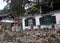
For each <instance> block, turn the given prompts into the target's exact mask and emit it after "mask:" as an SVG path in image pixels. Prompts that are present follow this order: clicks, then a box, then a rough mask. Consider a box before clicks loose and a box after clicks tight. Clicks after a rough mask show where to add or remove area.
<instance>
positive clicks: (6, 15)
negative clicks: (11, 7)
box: [0, 13, 15, 18]
mask: <svg viewBox="0 0 60 43" xmlns="http://www.w3.org/2000/svg"><path fill="white" fill-rule="evenodd" d="M9 15H11V16H12V17H13V18H15V16H13V15H12V14H9V13H8V14H1V15H0V17H8V16H9Z"/></svg>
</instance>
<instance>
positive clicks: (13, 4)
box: [4, 0, 25, 16]
mask: <svg viewBox="0 0 60 43" xmlns="http://www.w3.org/2000/svg"><path fill="white" fill-rule="evenodd" d="M4 1H6V2H7V4H8V6H9V7H8V9H9V12H11V13H12V14H14V15H15V16H21V15H24V12H25V10H24V8H23V7H22V4H23V0H4ZM6 7H7V6H6ZM6 7H5V9H6ZM6 12H7V11H6Z"/></svg>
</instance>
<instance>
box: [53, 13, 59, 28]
mask: <svg viewBox="0 0 60 43" xmlns="http://www.w3.org/2000/svg"><path fill="white" fill-rule="evenodd" d="M54 14H55V16H56V25H55V28H56V29H58V28H60V12H59V13H54Z"/></svg>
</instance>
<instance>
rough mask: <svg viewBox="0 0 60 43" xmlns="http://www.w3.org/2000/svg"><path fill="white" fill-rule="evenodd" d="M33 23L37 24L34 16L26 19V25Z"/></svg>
mask: <svg viewBox="0 0 60 43" xmlns="http://www.w3.org/2000/svg"><path fill="white" fill-rule="evenodd" d="M31 24H33V26H35V25H36V21H35V19H34V18H27V19H26V20H25V26H30V25H31Z"/></svg>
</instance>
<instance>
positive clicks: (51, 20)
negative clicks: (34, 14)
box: [40, 16, 56, 25]
mask: <svg viewBox="0 0 60 43" xmlns="http://www.w3.org/2000/svg"><path fill="white" fill-rule="evenodd" d="M40 24H41V25H50V24H56V18H55V16H44V17H42V18H40Z"/></svg>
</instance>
